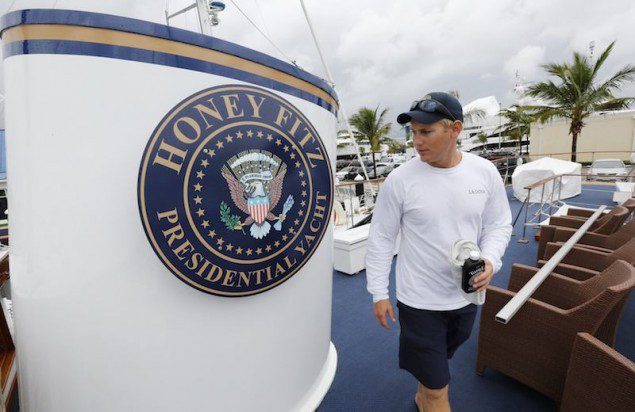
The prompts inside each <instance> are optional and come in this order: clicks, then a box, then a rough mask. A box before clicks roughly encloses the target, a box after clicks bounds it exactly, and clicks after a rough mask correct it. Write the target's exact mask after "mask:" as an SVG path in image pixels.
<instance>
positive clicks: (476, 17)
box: [0, 0, 635, 132]
mask: <svg viewBox="0 0 635 412" xmlns="http://www.w3.org/2000/svg"><path fill="white" fill-rule="evenodd" d="M190 1H191V0H170V1H168V2H167V3H168V4H169V7H170V8H171V11H174V10H177V9H178V8H179V6H180V5H182V4H184V3H188V2H190ZM12 3H14V2H13V0H0V6H3V7H2V9H4V10H6V8H7V7H8V6H9V5H11V4H12ZM15 3H16V4H15V5H14V6H13V8H12V9H15V8H16V7H17V6H18V4H19V5H21V6H23V7H24V6H25V5H29V6H31V5H35V3H37V6H39V7H57V8H72V7H73V6H77V5H79V4H82V3H83V5H86V4H87V3H91V1H88V2H86V1H83V2H80V1H73V0H59V1H17V2H15ZM92 3H97V4H102V5H103V4H104V3H101V2H99V3H98V2H92ZM108 3H111V4H112V3H121V4H120V5H119V6H118V7H121V8H125V7H132V8H136V9H137V12H138V11H139V9H140V8H143V9H144V10H147V12H148V13H149V14H152V15H153V16H162V13H163V7H164V4H165V3H166V2H165V0H136V1H132V0H128V1H123V0H122V1H113V2H108ZM225 3H226V5H227V8H226V10H225V11H223V12H222V13H221V14H220V19H221V24H220V26H218V27H216V28H215V29H214V35H215V36H218V37H221V38H223V39H226V40H229V41H232V42H235V43H239V44H242V45H244V46H247V47H250V48H253V49H256V50H260V51H263V52H265V53H268V54H272V55H274V56H276V57H279V58H282V59H284V60H286V58H285V57H284V56H282V55H281V54H280V53H279V52H278V51H277V50H276V49H275V48H274V47H273V46H271V45H270V44H269V43H268V42H267V40H265V38H264V37H263V36H262V35H261V34H260V33H259V32H258V31H257V30H256V29H255V28H254V27H253V26H252V25H251V24H250V23H249V22H248V21H247V20H246V18H245V17H244V16H243V15H242V14H241V13H240V11H239V10H238V7H240V9H242V10H243V11H244V12H245V14H247V15H248V16H249V17H250V18H251V19H252V20H253V21H254V22H255V24H256V25H257V26H258V27H260V28H261V30H262V31H264V32H265V33H266V34H267V35H268V36H269V37H270V38H271V39H272V40H273V41H274V42H275V43H276V45H277V46H278V47H279V48H280V49H281V50H282V51H283V52H284V54H286V55H287V56H289V57H290V58H291V59H293V60H295V61H296V62H297V64H299V65H300V66H301V67H302V68H304V69H306V70H308V71H310V72H312V73H314V74H316V75H318V76H320V77H325V76H326V75H325V72H324V70H323V68H322V65H321V63H320V60H319V56H318V53H317V50H316V48H315V45H314V43H313V40H312V39H311V35H310V32H309V29H308V26H307V23H306V20H305V19H304V15H303V12H302V9H301V6H300V2H299V0H226V1H225ZM305 3H306V6H307V8H308V11H309V15H310V17H311V19H312V21H313V25H314V27H315V30H316V32H317V35H318V38H319V40H320V42H321V45H322V48H323V51H324V54H325V57H326V59H327V61H328V64H329V66H330V68H331V72H332V74H333V77H334V80H335V83H336V88H337V91H338V94H339V96H340V99H341V101H342V103H343V104H344V105H345V107H346V109H347V111H348V112H349V113H353V112H354V111H356V110H357V109H358V108H360V107H362V106H369V107H375V106H377V105H380V106H382V107H388V108H390V110H391V111H390V113H389V115H390V117H391V119H394V117H395V116H396V115H397V114H398V113H399V112H400V111H402V110H404V109H406V108H407V107H408V106H409V104H410V102H411V101H412V100H414V99H415V98H417V97H420V96H422V95H424V94H425V93H426V92H429V91H435V90H441V91H445V90H451V89H452V90H458V91H459V92H460V94H461V101H462V102H463V103H464V104H466V103H468V102H470V101H472V100H473V99H476V98H479V97H484V96H495V97H496V98H497V99H498V100H499V101H500V102H502V103H503V105H509V104H512V103H513V102H514V95H513V93H512V89H513V87H514V84H515V81H516V79H515V73H516V71H518V72H519V73H520V75H521V77H522V78H523V80H525V81H540V80H544V79H545V75H544V74H543V73H542V70H541V68H540V65H541V64H544V63H547V62H562V61H565V60H567V59H569V58H570V56H571V53H572V51H573V50H579V51H588V49H589V44H590V42H595V54H596V55H597V54H599V52H600V51H601V50H603V49H604V48H605V47H606V46H607V45H608V44H609V43H610V42H611V41H613V40H617V44H616V47H615V50H614V52H613V54H612V55H611V57H610V59H609V60H608V62H607V63H606V67H605V70H604V72H603V73H602V76H608V75H609V74H610V73H613V72H614V71H616V70H617V69H619V68H621V67H623V66H624V65H626V64H635V53H633V51H634V50H635V2H633V1H627V0H618V1H611V0H609V1H603V2H585V3H584V5H582V3H580V2H579V1H574V0H531V1H529V0H527V1H525V0H480V1H476V0H425V1H424V0H393V1H386V0H365V1H353V0H337V1H336V0H305ZM133 4H134V6H132V5H133ZM126 5H129V6H126ZM109 7H110V6H109ZM150 9H152V10H150ZM154 9H157V10H154ZM159 9H161V10H159ZM155 12H156V13H155ZM174 23H175V25H180V26H181V27H184V28H189V29H192V30H198V26H197V23H196V20H195V19H194V16H186V17H184V18H182V19H181V20H179V21H175V22H174ZM624 94H625V95H631V96H632V95H635V85H631V86H629V87H628V88H626V89H625V90H624ZM395 129H396V131H397V130H398V128H395ZM396 131H395V132H396Z"/></svg>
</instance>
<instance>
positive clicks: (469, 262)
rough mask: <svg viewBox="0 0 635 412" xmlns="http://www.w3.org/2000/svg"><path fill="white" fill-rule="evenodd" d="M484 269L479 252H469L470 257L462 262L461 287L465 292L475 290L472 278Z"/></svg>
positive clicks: (483, 262)
mask: <svg viewBox="0 0 635 412" xmlns="http://www.w3.org/2000/svg"><path fill="white" fill-rule="evenodd" d="M484 270H485V261H483V259H481V254H480V253H479V252H477V251H475V250H473V251H471V252H470V257H469V258H467V259H466V260H465V263H463V278H462V281H461V288H462V289H463V292H465V293H473V292H476V289H474V286H472V282H473V280H474V278H475V277H476V276H477V275H478V274H479V273H481V272H482V271H484Z"/></svg>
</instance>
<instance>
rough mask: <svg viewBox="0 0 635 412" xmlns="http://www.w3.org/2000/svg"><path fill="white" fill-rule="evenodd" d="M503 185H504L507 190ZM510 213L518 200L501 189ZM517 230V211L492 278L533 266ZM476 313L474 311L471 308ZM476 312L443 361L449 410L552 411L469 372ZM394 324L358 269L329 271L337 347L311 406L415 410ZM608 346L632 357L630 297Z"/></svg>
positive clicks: (634, 335) (634, 317) (518, 387)
mask: <svg viewBox="0 0 635 412" xmlns="http://www.w3.org/2000/svg"><path fill="white" fill-rule="evenodd" d="M510 191H511V188H509V189H508V193H510ZM613 191H614V187H613V186H597V185H593V186H591V185H589V186H585V187H584V189H583V193H582V194H581V195H579V196H576V197H575V198H572V199H568V200H567V202H569V203H579V204H581V203H584V204H595V205H599V204H606V205H609V206H612V205H614V203H613V202H612V201H611V198H612V193H613ZM508 197H509V202H510V205H511V208H512V214H513V216H516V213H517V211H518V210H519V208H520V206H521V203H520V202H519V201H518V200H516V199H515V198H514V197H513V196H511V194H509V195H508ZM521 232H522V217H521V219H519V221H518V222H517V224H516V226H515V228H514V233H516V234H517V235H516V236H515V237H512V240H511V241H510V244H509V247H508V248H507V252H506V254H505V256H504V259H503V268H502V269H501V270H500V272H499V273H498V274H497V275H496V276H495V277H494V279H493V281H492V284H494V285H496V286H500V287H506V286H507V282H508V280H509V271H510V268H511V265H512V264H513V263H525V264H534V263H535V261H536V249H537V242H536V241H534V240H533V234H534V233H535V230H534V229H532V228H529V229H528V230H527V236H528V238H529V237H530V236H531V239H530V242H529V243H528V244H524V245H523V244H520V243H518V242H517V239H518V237H519V234H520V233H521ZM394 263H395V262H394V261H393V270H392V273H391V300H392V302H393V304H394V302H395V291H394V284H395V282H394ZM479 316H480V311H479ZM478 322H479V318H478V317H477V319H476V322H475V326H474V329H473V331H472V336H471V337H470V339H469V340H468V341H467V342H466V343H465V344H464V345H463V346H462V347H461V348H459V350H458V351H457V353H456V354H455V356H454V358H453V359H452V361H451V362H450V372H451V375H452V380H451V382H450V402H451V404H452V408H453V410H457V411H488V412H491V411H510V410H514V411H515V412H520V411H555V410H556V407H555V404H554V403H553V402H552V401H551V400H550V399H548V398H546V397H544V396H543V395H541V394H540V393H538V392H535V391H534V390H532V389H530V388H528V387H526V386H524V385H522V384H520V383H518V382H516V381H514V380H513V379H511V378H508V377H506V376H504V375H502V374H500V373H498V372H496V371H493V370H491V369H488V370H487V371H486V373H485V375H484V376H483V377H480V376H477V375H476V373H475V372H474V369H475V365H476V349H477V336H478ZM398 337H399V325H398V324H395V325H394V326H393V327H391V329H390V331H386V330H385V329H383V328H381V327H380V326H379V325H378V324H377V321H376V320H375V318H374V317H373V313H372V300H371V297H370V295H368V293H367V292H366V277H365V273H364V272H361V273H359V274H358V275H356V276H348V275H344V274H342V273H339V272H334V273H333V326H332V341H333V343H334V344H335V347H336V348H337V353H338V365H337V374H336V375H335V380H334V381H333V384H332V386H331V388H330V390H329V392H328V394H327V395H326V397H325V399H324V401H323V402H322V405H321V406H320V408H319V411H321V412H326V411H378V412H379V411H387V412H388V411H390V412H394V411H413V412H414V411H416V410H417V409H416V407H415V405H414V402H413V397H414V393H415V390H416V385H417V383H416V381H415V379H414V378H413V377H412V376H411V375H410V374H408V373H407V372H405V371H402V370H400V369H399V368H398V359H397V348H398ZM616 349H617V350H618V351H620V352H621V353H622V354H624V355H625V356H626V357H628V358H630V359H635V299H634V298H633V297H632V296H631V298H630V299H629V302H628V303H627V305H626V307H625V310H624V313H623V315H622V320H621V324H620V327H619V330H618V334H617V342H616Z"/></svg>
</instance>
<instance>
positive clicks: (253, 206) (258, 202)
mask: <svg viewBox="0 0 635 412" xmlns="http://www.w3.org/2000/svg"><path fill="white" fill-rule="evenodd" d="M247 207H248V208H249V214H250V215H251V217H252V218H253V219H254V221H255V222H256V223H258V224H259V225H261V224H262V222H264V221H265V219H266V218H267V213H269V196H264V197H263V196H257V197H250V198H249V199H247Z"/></svg>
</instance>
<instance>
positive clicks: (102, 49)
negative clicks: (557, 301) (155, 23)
mask: <svg viewBox="0 0 635 412" xmlns="http://www.w3.org/2000/svg"><path fill="white" fill-rule="evenodd" d="M21 54H72V55H81V56H97V57H109V58H114V59H120V60H130V61H137V62H143V63H153V64H160V65H163V66H171V67H177V68H180V69H188V70H194V71H198V72H205V73H210V74H215V75H218V76H223V77H229V78H232V79H236V80H241V81H244V82H247V83H252V84H256V85H259V86H263V87H267V88H269V89H273V90H278V91H280V92H283V93H288V94H290V95H292V96H296V97H299V98H301V99H303V100H306V101H308V102H311V103H314V104H317V105H318V106H320V107H323V108H324V109H326V110H328V111H329V112H331V113H333V114H334V115H337V111H336V110H335V108H334V107H333V106H332V105H331V104H330V103H328V102H326V101H325V100H324V99H322V98H319V97H317V96H315V95H314V94H311V93H308V92H305V91H303V90H300V89H297V88H295V87H293V86H289V85H288V84H285V83H280V82H278V81H275V80H272V79H269V78H267V77H262V76H258V75H256V74H253V73H249V72H245V71H242V70H238V69H234V68H233V67H227V66H222V65H219V64H216V63H209V62H206V61H202V60H198V59H192V58H189V57H183V56H178V55H174V54H168V53H160V52H155V51H151V50H145V49H137V48H133V47H123V46H111V45H108V44H101V43H89V42H80V41H67V40H25V41H16V42H12V43H9V44H7V45H5V46H4V57H5V58H8V57H11V56H16V55H21Z"/></svg>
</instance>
